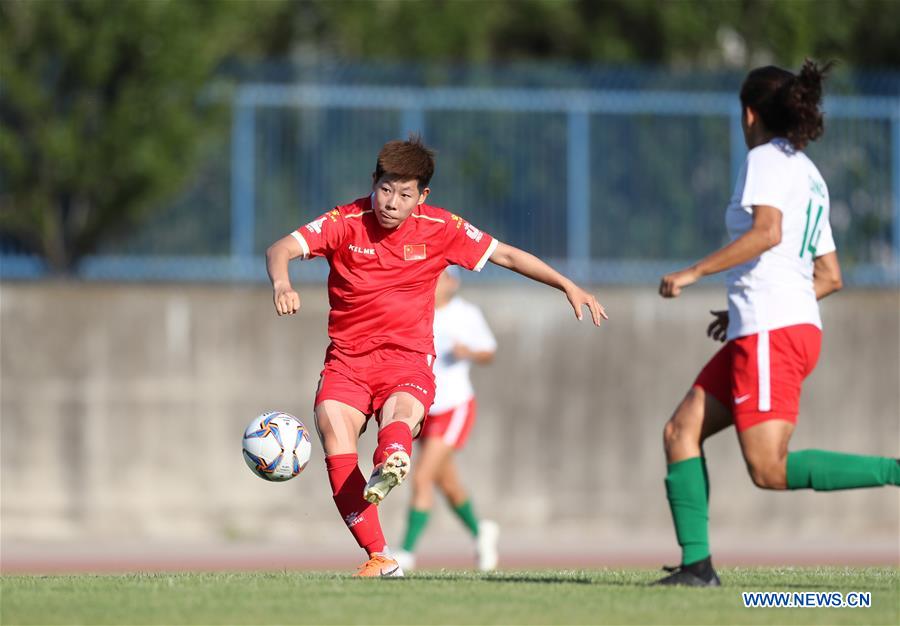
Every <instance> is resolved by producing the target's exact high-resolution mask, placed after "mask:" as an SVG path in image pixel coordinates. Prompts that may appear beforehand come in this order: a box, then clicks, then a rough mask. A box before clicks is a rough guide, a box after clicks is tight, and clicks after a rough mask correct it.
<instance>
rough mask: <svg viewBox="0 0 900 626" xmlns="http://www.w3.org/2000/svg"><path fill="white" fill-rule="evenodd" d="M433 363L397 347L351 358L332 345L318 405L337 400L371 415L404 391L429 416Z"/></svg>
mask: <svg viewBox="0 0 900 626" xmlns="http://www.w3.org/2000/svg"><path fill="white" fill-rule="evenodd" d="M433 363H434V357H433V356H432V355H430V354H422V353H420V352H412V351H410V350H406V349H404V348H398V347H394V346H390V347H382V348H376V349H375V350H371V351H369V352H366V353H364V354H353V355H350V354H346V353H344V352H341V351H340V350H339V349H338V348H337V347H335V345H334V344H331V345H330V346H328V350H326V351H325V368H324V369H323V370H322V374H321V376H320V377H319V389H318V391H316V405H318V404H319V403H320V402H322V401H323V400H337V401H338V402H343V403H344V404H349V405H350V406H352V407H353V408H355V409H358V410H360V411H362V412H363V413H364V414H365V415H372V414H374V413H376V412H377V411H380V410H381V407H382V406H384V402H385V400H387V399H388V397H389V396H390V395H391V394H393V393H397V392H401V391H403V392H406V393H408V394H410V395H412V396H413V397H415V398H416V400H418V401H419V402H421V403H422V406H424V407H425V411H426V413H427V412H428V408H429V407H430V406H431V403H432V402H433V401H434V374H433V373H432V371H431V366H432V364H433Z"/></svg>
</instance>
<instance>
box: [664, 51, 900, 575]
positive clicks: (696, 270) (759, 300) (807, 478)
mask: <svg viewBox="0 0 900 626" xmlns="http://www.w3.org/2000/svg"><path fill="white" fill-rule="evenodd" d="M828 67H829V66H825V67H824V68H820V67H818V66H817V65H816V64H815V63H813V62H812V61H806V62H805V63H804V65H803V68H802V69H801V70H800V73H799V74H797V75H794V74H793V73H791V72H789V71H787V70H783V69H781V68H778V67H774V66H767V67H761V68H757V69H755V70H753V71H751V72H750V73H749V74H748V75H747V77H746V79H745V80H744V84H743V85H742V87H741V93H740V100H741V107H742V118H741V119H742V125H743V130H744V138H745V140H746V143H747V147H748V148H749V149H750V152H749V154H748V155H747V159H746V161H745V162H744V166H743V168H742V169H741V172H740V175H739V176H738V181H737V185H736V188H735V192H734V195H733V196H732V198H731V202H730V203H729V204H728V208H727V210H726V215H725V222H726V226H727V228H728V234H729V235H730V237H731V243H729V244H728V245H726V246H725V247H723V248H721V249H719V250H717V251H715V252H713V253H712V254H710V255H709V256H707V257H706V258H704V259H702V260H701V261H698V262H697V263H696V264H695V265H693V266H691V267H689V268H687V269H684V270H681V271H678V272H673V273H671V274H668V275H666V276H664V277H663V278H662V281H661V282H660V286H659V292H660V294H661V295H662V296H663V297H666V298H674V297H677V296H678V294H680V293H681V290H682V289H683V288H685V287H687V286H688V285H691V284H693V283H694V282H696V281H697V280H699V279H700V278H702V277H703V276H708V275H710V274H716V273H718V272H722V271H725V270H728V275H727V283H728V311H727V312H726V311H717V312H714V315H715V316H716V317H715V320H714V321H713V322H712V323H711V324H710V326H709V329H708V334H709V335H710V336H711V337H713V338H714V339H717V340H722V339H726V338H727V340H728V342H727V343H726V345H725V346H724V347H723V348H722V349H721V350H720V351H719V352H718V353H717V354H716V355H715V356H714V357H713V358H712V360H711V361H710V362H709V363H708V364H707V365H706V367H704V368H703V371H702V372H701V373H700V375H699V376H698V377H697V380H696V381H695V382H694V385H693V387H692V388H691V390H690V391H689V392H688V394H687V395H686V396H685V398H684V400H682V402H681V404H680V405H679V406H678V408H677V409H676V410H675V413H674V415H673V416H672V418H671V419H670V420H669V421H668V423H667V424H666V426H665V430H664V442H665V450H666V460H667V461H668V474H667V476H666V493H667V496H668V499H669V506H670V508H671V510H672V517H673V520H674V522H675V532H676V535H677V537H678V543H679V544H680V545H681V548H682V561H681V566H680V567H678V568H675V569H674V571H673V573H672V574H671V575H670V576H667V577H665V578H663V579H662V580H660V581H659V583H660V584H666V585H671V584H674V585H691V586H717V585H719V578H718V576H717V575H716V572H715V570H714V569H713V567H712V561H711V559H710V551H709V541H708V528H707V527H708V513H707V502H708V493H709V480H708V476H707V472H706V463H705V461H704V459H703V456H702V454H703V451H702V447H701V446H702V444H703V441H704V440H705V439H706V438H707V437H709V436H711V435H714V434H715V433H717V432H719V431H721V430H723V429H725V428H727V427H729V426H731V425H732V424H734V426H735V428H736V430H737V434H738V439H739V441H740V445H741V452H742V453H743V456H744V461H745V462H746V464H747V470H748V471H749V473H750V476H751V478H752V479H753V482H754V484H755V485H757V486H758V487H761V488H763V489H809V488H812V489H815V490H816V491H830V490H835V489H854V488H860V487H875V486H881V485H886V484H892V485H897V484H900V465H898V462H897V460H896V459H890V458H884V457H875V456H860V455H851V454H839V453H836V452H828V451H824V450H802V451H799V452H790V453H789V452H788V442H789V441H790V438H791V435H792V434H793V432H794V427H795V425H796V422H797V415H798V413H799V410H800V388H801V385H802V383H803V379H804V378H806V376H808V375H809V373H810V372H812V370H813V368H814V367H815V366H816V361H817V360H818V358H819V348H820V346H821V340H822V333H821V328H822V322H821V320H820V318H819V307H818V304H817V302H816V301H817V300H821V299H822V298H824V297H825V296H827V295H828V294H830V293H833V292H835V291H837V290H838V289H840V288H841V270H840V265H839V263H838V258H837V253H836V252H835V245H834V240H833V239H832V234H831V226H830V224H829V221H828V214H829V198H828V187H827V186H826V185H825V181H824V180H823V178H822V175H821V174H820V173H819V170H818V169H817V168H816V166H815V164H813V162H812V161H811V160H810V159H809V158H808V157H807V156H806V155H805V154H804V153H803V149H804V148H805V147H806V145H807V144H808V143H809V142H810V141H815V140H816V139H818V138H819V137H820V136H821V135H822V133H823V131H824V125H823V116H822V113H821V111H820V110H819V104H820V101H821V98H822V82H823V79H824V75H825V73H826V72H827V70H828ZM848 382H849V381H848ZM860 418H863V419H864V416H857V415H848V416H847V419H853V420H858V419H860Z"/></svg>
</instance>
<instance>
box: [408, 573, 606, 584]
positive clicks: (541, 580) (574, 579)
mask: <svg viewBox="0 0 900 626" xmlns="http://www.w3.org/2000/svg"><path fill="white" fill-rule="evenodd" d="M397 580H402V579H401V578H398V579H397ZM409 580H435V581H471V582H476V581H477V582H485V583H535V584H539V585H547V584H556V585H564V584H567V583H571V584H575V585H591V584H594V582H595V581H594V579H592V578H591V577H589V576H581V575H578V576H563V575H558V576H557V575H553V574H542V575H537V576H528V575H521V574H518V575H517V574H507V575H505V574H484V575H482V576H479V575H473V574H462V573H460V574H455V573H452V572H446V573H434V574H428V573H421V574H419V573H416V574H413V575H412V576H410V577H409Z"/></svg>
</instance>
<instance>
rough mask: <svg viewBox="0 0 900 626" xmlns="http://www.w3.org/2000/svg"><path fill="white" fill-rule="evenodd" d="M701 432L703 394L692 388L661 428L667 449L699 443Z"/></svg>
mask: <svg viewBox="0 0 900 626" xmlns="http://www.w3.org/2000/svg"><path fill="white" fill-rule="evenodd" d="M702 430H703V393H702V392H701V391H699V390H698V389H697V388H692V389H691V390H690V391H689V392H688V393H687V395H686V396H685V397H684V400H682V401H681V404H679V405H678V408H677V409H675V413H674V414H673V415H672V417H671V418H669V421H668V422H666V425H665V426H664V427H663V441H664V442H665V444H666V447H667V448H670V447H671V446H673V445H677V444H679V443H684V442H692V443H699V441H700V433H701V431H702Z"/></svg>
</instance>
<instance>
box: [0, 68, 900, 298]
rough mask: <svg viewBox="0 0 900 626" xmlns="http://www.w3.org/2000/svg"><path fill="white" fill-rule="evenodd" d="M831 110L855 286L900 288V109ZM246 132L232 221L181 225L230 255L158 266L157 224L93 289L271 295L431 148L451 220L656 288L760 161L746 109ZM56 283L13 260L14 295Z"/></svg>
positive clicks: (446, 90)
mask: <svg viewBox="0 0 900 626" xmlns="http://www.w3.org/2000/svg"><path fill="white" fill-rule="evenodd" d="M824 106H825V111H826V119H827V124H828V125H829V132H828V133H826V135H825V137H824V139H823V140H822V141H820V142H818V143H817V144H814V145H813V146H811V147H810V154H811V156H812V157H813V159H814V160H815V161H816V162H817V164H818V165H819V166H820V169H822V171H823V174H824V175H825V178H826V180H827V181H828V182H829V186H830V188H831V196H832V204H833V207H834V209H833V222H834V229H835V234H836V239H837V241H838V245H839V251H840V252H841V254H842V258H843V259H844V262H845V265H846V269H847V272H846V273H847V278H848V282H849V283H851V284H854V283H855V284H865V285H898V284H900V97H895V98H891V97H884V96H878V97H863V96H830V97H828V98H827V99H826V102H825V105H824ZM232 120H233V121H232V127H231V135H230V140H229V143H230V160H229V161H228V162H227V165H226V167H227V171H223V170H221V169H219V170H215V171H214V172H213V173H212V174H211V176H213V177H214V178H215V179H216V180H219V181H222V180H229V181H230V183H229V184H230V191H229V199H228V201H227V205H222V206H216V208H215V210H213V211H212V212H211V213H210V212H207V213H203V214H201V213H200V212H196V211H191V208H190V207H186V208H185V209H184V210H183V211H182V212H181V213H179V214H178V215H177V220H181V222H184V221H190V222H192V223H194V224H195V229H196V230H197V231H198V232H199V233H202V232H204V230H205V229H204V228H203V225H204V220H210V219H216V220H217V221H220V222H221V221H227V222H228V232H229V234H230V240H229V241H228V244H227V246H225V247H226V248H227V251H226V250H224V249H223V247H222V245H221V244H219V243H217V242H218V241H219V240H218V239H217V240H216V241H215V242H212V241H209V242H203V245H197V246H192V245H190V242H189V241H188V242H187V243H185V244H184V245H183V250H181V251H176V252H175V253H173V251H172V250H171V249H166V250H164V251H162V252H159V251H155V250H154V246H153V245H152V244H153V242H154V241H164V240H167V238H168V234H167V231H168V230H170V229H171V228H172V222H171V221H169V222H162V221H161V222H160V224H157V225H155V226H154V224H153V223H152V222H151V223H150V224H148V225H147V226H146V227H145V229H147V232H148V233H150V235H149V236H145V237H144V238H143V240H142V243H141V244H140V245H139V244H137V243H134V244H133V245H131V246H130V247H129V244H127V243H125V244H123V243H119V245H117V246H116V247H115V249H110V250H107V251H105V253H101V254H98V255H94V256H92V257H90V258H88V259H85V260H84V262H83V263H82V264H81V266H80V268H79V275H80V276H82V277H84V278H88V279H111V280H118V279H125V280H128V279H134V280H148V279H149V280H152V279H161V280H262V279H264V276H265V271H264V267H263V262H262V258H261V252H262V250H263V249H264V247H265V245H266V243H267V242H269V241H272V240H274V239H276V238H277V237H279V236H281V235H283V234H285V233H286V232H288V230H289V229H291V228H293V227H295V226H297V225H299V224H301V223H303V222H305V221H307V220H308V219H310V218H312V217H314V216H315V215H316V214H318V213H320V212H321V211H322V210H325V209H327V208H330V207H331V206H333V205H334V204H338V203H342V202H347V201H350V200H352V199H353V198H355V197H358V196H361V195H364V194H365V193H367V191H368V185H369V174H370V173H371V169H372V165H373V164H374V157H375V154H376V152H377V150H378V148H379V147H380V145H381V144H382V143H383V142H384V141H386V140H388V139H392V138H395V137H398V136H405V135H406V134H408V133H409V132H421V133H422V134H423V135H424V136H425V138H426V141H427V142H428V143H430V144H432V145H434V146H435V147H436V148H437V149H438V153H439V156H438V168H437V169H438V172H437V174H436V176H435V180H434V182H433V185H432V186H433V188H434V192H433V195H432V198H433V199H434V200H435V204H438V205H442V206H447V207H448V208H451V209H452V210H458V211H459V212H460V213H461V214H463V215H465V216H466V217H467V218H468V219H470V220H471V221H473V222H474V223H476V224H478V225H479V226H482V227H484V228H485V230H488V231H489V232H491V233H492V234H494V235H496V236H497V237H498V238H500V239H502V240H506V241H509V242H510V243H514V244H516V245H521V246H522V247H525V248H527V249H530V250H532V251H534V252H536V253H538V254H540V255H542V256H544V257H545V258H549V259H552V260H554V262H556V264H557V265H559V266H560V267H561V268H562V269H564V270H566V271H568V272H570V273H572V274H574V275H576V276H578V277H579V278H580V279H582V280H588V281H592V282H606V283H630V282H652V281H655V280H656V279H657V278H658V275H659V272H660V271H664V270H665V269H667V268H671V267H675V266H676V265H677V264H678V263H680V262H683V261H679V259H681V260H683V259H688V258H696V257H698V256H701V255H702V254H704V253H706V252H708V251H709V250H710V249H712V248H713V247H715V246H716V245H719V244H720V243H721V242H722V241H723V239H724V225H723V223H722V222H723V219H722V212H723V208H724V205H725V203H726V202H727V199H728V197H729V195H730V191H731V186H732V182H733V180H734V178H735V176H736V173H737V170H738V169H739V167H740V165H741V163H742V161H743V159H744V156H745V154H746V148H745V146H744V143H743V134H742V131H741V128H740V111H739V107H738V102H737V98H736V96H735V95H734V94H732V93H723V92H699V91H683V92H678V91H660V90H642V91H625V90H621V89H615V90H610V89H606V90H604V89H597V90H587V89H521V88H499V89H491V88H482V87H477V88H473V87H432V88H427V87H407V86H403V87H383V86H338V85H270V84H246V85H243V86H241V87H239V88H238V89H237V91H236V92H235V94H234V98H233V118H232ZM218 167H219V168H221V167H223V166H222V165H220V166H218ZM861 190H862V191H864V194H862V195H861V194H860V191H861ZM215 215H218V217H215ZM173 219H175V218H173ZM154 228H155V229H156V230H154ZM219 230H221V229H219ZM198 236H202V235H198ZM148 241H149V242H150V243H149V244H148ZM211 250H222V252H223V253H224V254H223V255H221V256H219V255H218V254H210V253H209V251H211ZM297 271H298V275H300V276H301V277H303V278H309V279H310V280H318V279H319V278H320V277H321V276H322V275H323V274H324V273H323V272H322V271H320V270H317V269H306V268H303V269H300V270H297ZM44 272H45V268H44V266H43V264H42V262H40V261H39V260H37V259H32V258H25V257H19V256H11V255H4V256H0V276H3V277H5V278H23V279H30V278H35V277H39V276H41V275H43V274H44Z"/></svg>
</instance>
